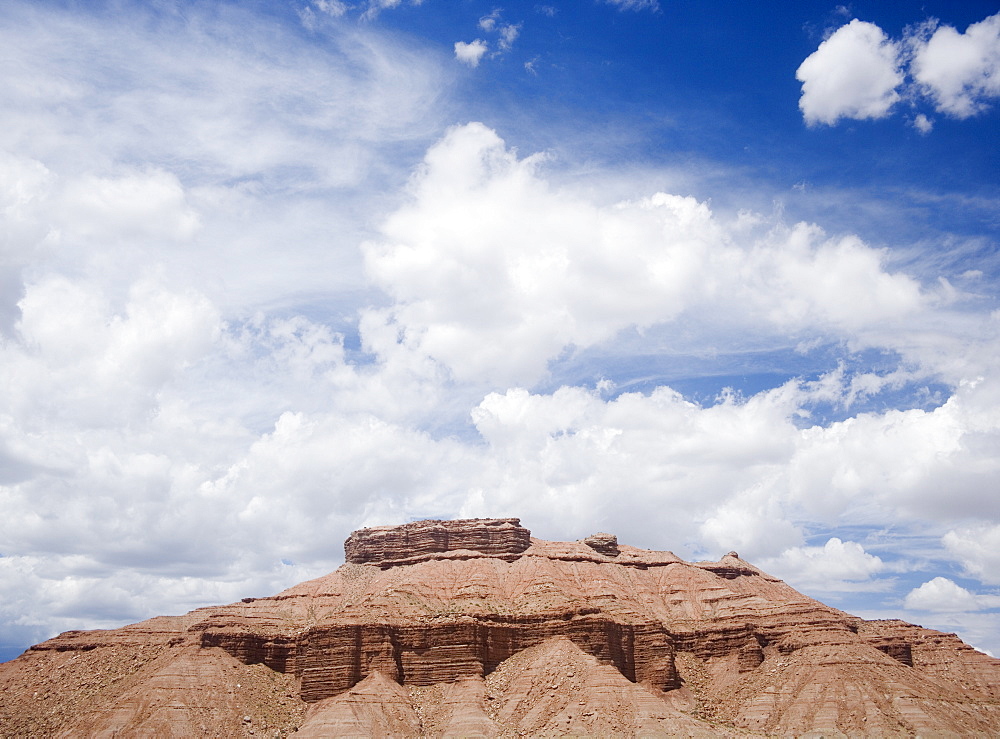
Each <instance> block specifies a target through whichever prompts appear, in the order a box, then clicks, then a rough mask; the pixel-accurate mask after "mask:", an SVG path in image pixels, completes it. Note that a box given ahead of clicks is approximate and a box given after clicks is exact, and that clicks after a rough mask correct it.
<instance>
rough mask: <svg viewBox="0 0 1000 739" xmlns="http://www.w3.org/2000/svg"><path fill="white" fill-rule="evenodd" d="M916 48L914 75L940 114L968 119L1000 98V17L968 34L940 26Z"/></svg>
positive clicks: (915, 45) (912, 70)
mask: <svg viewBox="0 0 1000 739" xmlns="http://www.w3.org/2000/svg"><path fill="white" fill-rule="evenodd" d="M914 47H915V48H914V53H913V61H912V63H911V65H910V71H911V73H912V74H913V77H914V79H915V80H916V82H917V84H918V85H920V87H921V88H922V90H923V91H924V92H926V93H927V94H928V95H929V96H930V97H931V99H932V100H933V101H934V105H935V108H936V109H937V110H938V111H940V112H942V113H947V114H949V115H952V116H955V117H956V118H968V117H969V116H972V115H975V114H976V113H979V112H980V111H982V110H983V109H985V107H986V106H987V105H988V103H989V101H990V100H992V99H993V98H996V97H1000V13H998V14H996V15H992V16H990V17H989V18H986V19H985V20H983V21H980V22H979V23H973V24H972V25H970V26H969V27H968V28H967V29H966V30H965V33H959V32H958V31H957V30H956V29H955V28H953V27H951V26H947V25H942V26H939V27H937V28H936V29H935V30H934V32H933V33H932V34H931V35H930V37H929V38H925V39H919V40H916V41H915V42H914Z"/></svg>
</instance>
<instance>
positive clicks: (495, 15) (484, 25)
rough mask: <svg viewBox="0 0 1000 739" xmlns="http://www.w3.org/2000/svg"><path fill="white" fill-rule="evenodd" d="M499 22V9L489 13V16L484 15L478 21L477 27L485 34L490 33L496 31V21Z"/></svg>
mask: <svg viewBox="0 0 1000 739" xmlns="http://www.w3.org/2000/svg"><path fill="white" fill-rule="evenodd" d="M499 20H500V9H499V8H494V9H493V12H492V13H490V14H489V15H484V16H483V17H482V18H480V19H479V27H480V28H481V29H483V30H484V31H486V32H487V33H491V32H492V31H494V30H496V27H497V21H499Z"/></svg>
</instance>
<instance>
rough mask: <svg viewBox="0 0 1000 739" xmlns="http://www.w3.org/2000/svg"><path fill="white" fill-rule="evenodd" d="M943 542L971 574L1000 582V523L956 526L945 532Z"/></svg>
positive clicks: (989, 580)
mask: <svg viewBox="0 0 1000 739" xmlns="http://www.w3.org/2000/svg"><path fill="white" fill-rule="evenodd" d="M994 520H995V519H994ZM942 542H943V543H944V545H945V547H946V548H947V549H948V551H949V552H950V553H951V554H952V555H953V556H954V557H955V558H956V559H958V561H959V562H960V563H961V564H962V567H963V568H964V569H965V571H966V573H967V574H968V575H969V576H970V577H975V578H977V579H979V580H980V581H982V582H984V583H988V584H990V585H1000V525H996V524H991V523H981V524H978V525H976V526H966V527H962V528H956V529H953V530H951V531H949V532H948V533H947V534H945V535H944V537H943V539H942Z"/></svg>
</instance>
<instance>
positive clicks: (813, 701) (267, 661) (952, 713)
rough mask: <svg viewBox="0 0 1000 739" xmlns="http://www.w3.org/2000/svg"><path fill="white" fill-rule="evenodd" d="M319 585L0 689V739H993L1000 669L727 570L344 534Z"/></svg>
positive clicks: (463, 541) (467, 532)
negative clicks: (799, 738) (656, 738)
mask: <svg viewBox="0 0 1000 739" xmlns="http://www.w3.org/2000/svg"><path fill="white" fill-rule="evenodd" d="M345 551H346V560H347V563H346V564H345V565H343V566H342V567H341V568H340V569H338V570H337V571H336V572H333V573H331V574H329V575H326V576H324V577H321V578H318V579H316V580H312V581H309V582H305V583H302V584H300V585H297V586H295V587H293V588H290V589H289V590H286V591H284V592H283V593H279V594H278V595H276V596H273V597H270V598H258V599H252V598H247V599H245V600H244V601H242V602H239V603H234V604H232V605H229V606H219V607H213V608H204V609H199V610H196V611H192V612H191V613H188V614H186V615H185V616H180V617H174V618H167V617H160V618H156V619H151V620H149V621H146V622H143V623H140V624H135V625H133V626H128V627H125V628H122V629H117V630H114V631H91V632H67V633H65V634H62V635H60V636H58V637H56V638H54V639H51V640H49V641H47V642H44V643H43V644H39V645H37V646H35V647H32V649H31V650H29V651H28V652H26V653H25V654H24V655H22V656H21V657H19V658H18V659H17V660H14V661H12V662H9V663H6V664H3V665H0V690H2V696H3V697H2V699H0V736H53V735H60V736H113V735H115V733H116V732H117V733H118V735H150V736H152V735H155V736H192V735H194V736H197V735H215V736H240V735H250V734H254V733H256V734H260V733H265V734H266V735H268V736H275V735H279V736H280V735H285V734H287V733H289V732H292V731H293V730H295V731H297V732H298V733H297V735H298V736H336V735H372V736H377V735H382V736H517V735H524V734H531V735H546V734H548V735H564V734H591V735H602V736H607V735H623V736H630V735H639V734H646V735H648V734H684V735H694V736H697V735H704V736H720V735H722V736H724V735H728V734H732V735H747V734H758V735H789V734H802V733H810V732H813V733H822V734H823V735H825V736H837V735H843V736H857V735H869V736H874V735H880V736H881V735H901V736H905V735H913V734H927V733H930V734H935V733H938V734H941V733H957V734H996V733H1000V661H998V660H995V659H992V658H990V657H988V656H986V655H984V654H981V653H979V652H977V651H975V650H973V649H972V648H971V647H968V646H967V645H965V644H963V643H962V642H961V641H960V640H959V639H958V638H957V637H955V636H954V635H953V634H942V633H940V632H935V631H931V630H929V629H923V628H921V627H919V626H914V625H911V624H906V623H904V622H901V621H863V620H861V619H859V618H856V617H853V616H850V615H848V614H845V613H843V612H841V611H838V610H836V609H833V608H830V607H828V606H825V605H823V604H821V603H819V602H817V601H815V600H812V599H810V598H807V597H806V596H804V595H802V594H801V593H798V592H797V591H795V590H794V589H792V588H791V587H789V586H788V585H786V584H785V583H783V582H782V581H780V580H778V579H776V578H774V577H771V576H770V575H767V574H766V573H764V572H761V571H760V570H758V569H757V568H755V567H754V566H753V565H751V564H749V563H747V562H745V561H743V560H742V559H740V558H739V556H738V555H737V554H736V553H735V552H730V553H729V554H727V555H726V556H725V557H723V558H722V559H721V560H720V561H718V562H693V563H689V562H684V561H682V560H681V559H679V558H678V557H676V556H675V555H673V554H671V553H670V552H656V551H646V550H641V549H636V548H634V547H630V546H627V545H622V544H619V543H618V541H617V539H616V537H614V536H613V535H611V534H595V535H593V536H590V537H587V538H585V539H583V540H581V541H579V542H547V541H541V540H538V539H532V538H531V536H530V532H529V531H528V530H527V529H526V528H524V527H522V526H521V524H520V521H519V520H518V519H513V518H508V519H473V520H466V521H421V522H416V523H412V524H407V525H404V526H395V527H378V528H370V529H363V530H361V531H356V532H354V533H353V534H351V536H350V537H349V538H348V540H347V542H346V543H345Z"/></svg>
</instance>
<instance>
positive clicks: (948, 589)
mask: <svg viewBox="0 0 1000 739" xmlns="http://www.w3.org/2000/svg"><path fill="white" fill-rule="evenodd" d="M904 605H905V607H906V608H909V609H911V610H914V611H935V612H944V613H949V612H950V613H954V612H962V611H979V610H983V609H985V608H996V607H1000V596H994V595H976V594H975V593H972V592H970V591H969V590H966V589H965V588H963V587H962V586H961V585H958V584H956V583H955V582H954V581H952V580H949V579H948V578H946V577H935V578H934V579H933V580H928V581H927V582H925V583H924V584H923V585H921V586H920V587H917V588H914V589H913V590H911V591H910V592H909V593H908V594H907V596H906V600H905V602H904Z"/></svg>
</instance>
